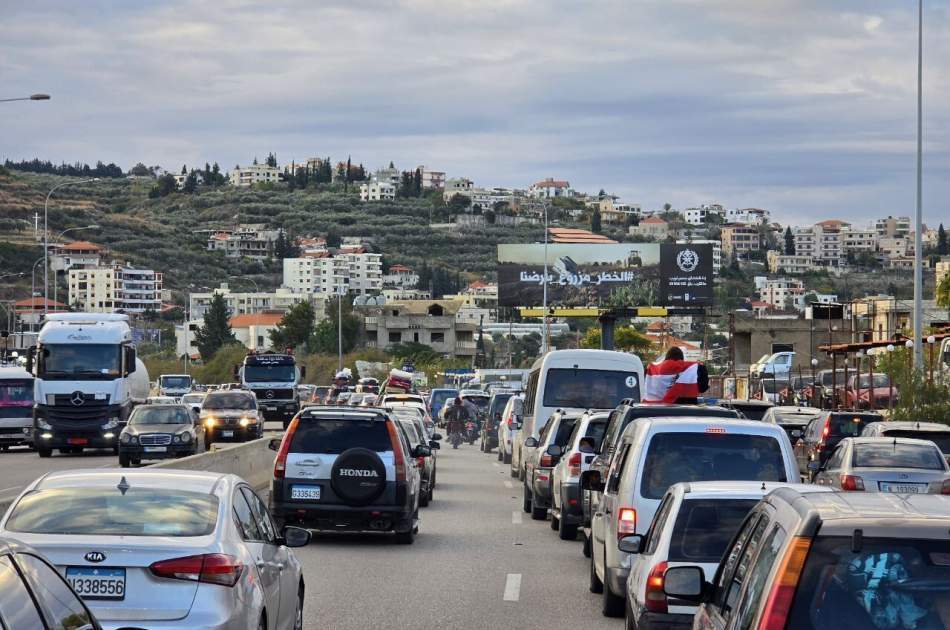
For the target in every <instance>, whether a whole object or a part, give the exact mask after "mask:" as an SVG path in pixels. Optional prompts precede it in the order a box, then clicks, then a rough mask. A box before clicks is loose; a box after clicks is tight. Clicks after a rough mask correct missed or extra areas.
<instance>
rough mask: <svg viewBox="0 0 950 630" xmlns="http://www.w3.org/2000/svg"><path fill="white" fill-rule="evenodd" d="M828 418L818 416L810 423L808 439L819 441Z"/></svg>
mask: <svg viewBox="0 0 950 630" xmlns="http://www.w3.org/2000/svg"><path fill="white" fill-rule="evenodd" d="M825 421H826V418H816V419H815V420H812V422H811V424H809V425H808V439H809V441H812V442H814V441H817V440H818V437H819V436H820V435H821V432H822V431H823V430H824V426H825Z"/></svg>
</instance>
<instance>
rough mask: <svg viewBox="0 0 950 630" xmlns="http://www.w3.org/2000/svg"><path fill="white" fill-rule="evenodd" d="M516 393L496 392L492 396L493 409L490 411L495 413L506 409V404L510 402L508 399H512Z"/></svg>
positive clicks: (492, 413)
mask: <svg viewBox="0 0 950 630" xmlns="http://www.w3.org/2000/svg"><path fill="white" fill-rule="evenodd" d="M513 395H514V394H495V396H494V397H493V398H492V402H491V409H489V410H488V411H489V413H491V415H495V414H496V413H498V414H500V413H501V412H502V411H503V410H504V409H505V405H507V404H508V399H510V398H511V397H512V396H513Z"/></svg>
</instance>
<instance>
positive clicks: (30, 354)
mask: <svg viewBox="0 0 950 630" xmlns="http://www.w3.org/2000/svg"><path fill="white" fill-rule="evenodd" d="M35 361H36V346H30V349H29V350H27V351H26V371H27V372H29V373H30V374H32V373H33V363H34V362H35Z"/></svg>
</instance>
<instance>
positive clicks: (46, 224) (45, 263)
mask: <svg viewBox="0 0 950 630" xmlns="http://www.w3.org/2000/svg"><path fill="white" fill-rule="evenodd" d="M31 98H32V97H31ZM97 181H99V178H98V177H93V178H92V179H84V180H80V181H78V182H76V181H69V182H62V183H60V184H57V185H55V186H53V187H52V188H50V190H49V193H47V195H46V202H45V203H44V204H43V315H44V316H46V315H47V314H48V313H49V199H50V197H52V196H53V192H55V191H56V189H58V188H62V187H63V186H69V185H70V184H77V183H86V182H97Z"/></svg>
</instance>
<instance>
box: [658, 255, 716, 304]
mask: <svg viewBox="0 0 950 630" xmlns="http://www.w3.org/2000/svg"><path fill="white" fill-rule="evenodd" d="M712 303H713V251H712V245H709V244H705V245H700V244H693V243H682V244H676V245H674V244H672V243H664V244H662V245H661V246H660V302H659V304H661V305H663V306H709V305H711V304H712Z"/></svg>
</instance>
